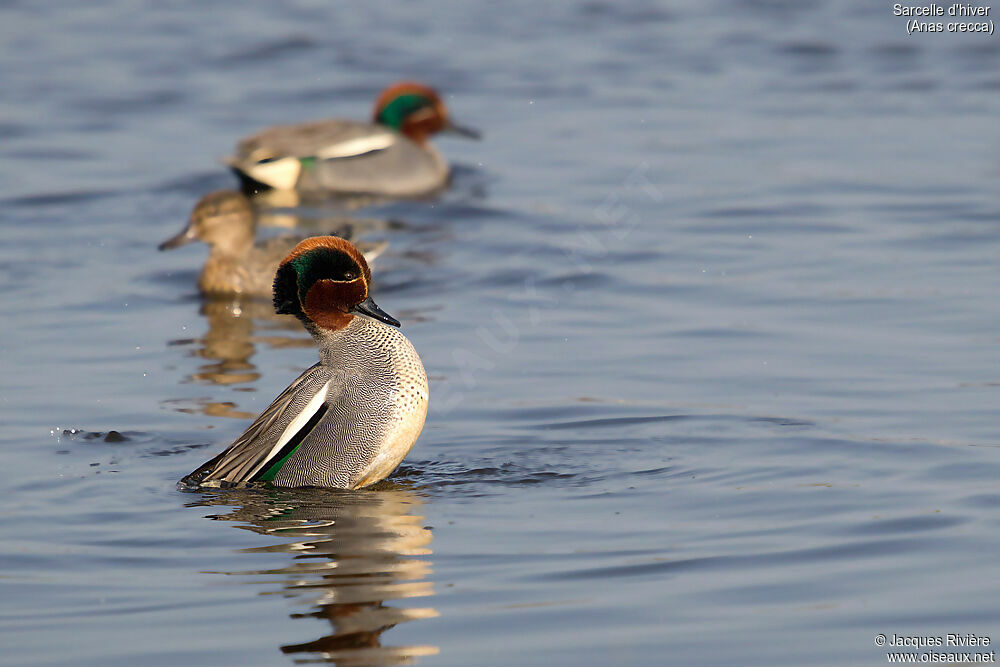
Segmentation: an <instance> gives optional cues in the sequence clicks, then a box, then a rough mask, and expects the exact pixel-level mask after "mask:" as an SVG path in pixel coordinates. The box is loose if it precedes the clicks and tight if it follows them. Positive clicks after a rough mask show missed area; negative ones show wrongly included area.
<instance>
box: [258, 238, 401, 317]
mask: <svg viewBox="0 0 1000 667" xmlns="http://www.w3.org/2000/svg"><path fill="white" fill-rule="evenodd" d="M371 279H372V273H371V269H369V268H368V263H367V262H365V258H364V255H362V254H361V252H360V251H359V250H358V249H357V248H355V247H354V245H353V244H352V243H351V242H350V241H345V240H344V239H342V238H338V237H336V236H314V237H312V238H308V239H305V240H304V241H302V242H301V243H299V244H298V245H297V246H295V248H293V249H292V252H291V253H289V255H288V257H286V258H285V259H284V260H283V261H282V262H281V266H279V267H278V272H277V274H276V275H275V277H274V309H275V311H277V312H278V313H280V314H290V315H295V316H296V317H298V318H299V319H300V320H302V321H303V322H304V323H306V324H307V325H308V324H310V323H311V324H314V325H316V326H319V327H321V328H323V329H329V330H331V331H337V330H340V329H343V328H344V327H346V326H347V325H348V324H350V323H351V320H353V319H354V317H355V315H354V313H361V314H363V315H368V316H369V317H373V318H375V319H377V320H380V321H382V322H385V323H386V324H391V325H393V326H397V327H398V326H399V322H398V321H396V320H395V319H393V318H392V317H390V316H389V315H388V314H386V313H385V312H384V311H383V310H382V309H381V308H379V307H378V306H376V305H375V303H374V302H373V301H372V300H371V297H370V296H368V288H369V285H370V284H371Z"/></svg>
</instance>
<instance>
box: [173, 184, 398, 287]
mask: <svg viewBox="0 0 1000 667" xmlns="http://www.w3.org/2000/svg"><path fill="white" fill-rule="evenodd" d="M351 232H352V228H351V225H350V224H349V223H346V224H344V225H342V226H341V227H340V228H339V229H338V230H337V231H336V233H337V235H338V236H344V237H350V236H351ZM256 235H257V217H256V215H255V213H254V209H253V206H252V205H251V204H250V200H249V199H247V197H246V195H244V194H243V193H241V192H236V191H235V190H217V191H215V192H210V193H208V194H207V195H205V196H204V197H202V198H201V199H200V200H199V201H198V203H197V204H196V205H195V207H194V210H193V211H192V212H191V218H190V220H189V221H188V224H187V227H185V228H184V229H183V230H181V232H180V233H179V234H177V235H176V236H174V237H172V238H170V239H167V240H166V241H164V242H163V243H161V244H160V246H159V247H160V250H169V249H170V248H176V247H178V246H182V245H185V244H187V243H190V242H192V241H196V240H200V241H204V242H205V243H207V244H208V245H209V246H210V248H211V250H210V251H209V254H208V259H207V260H206V261H205V266H204V267H203V268H202V270H201V275H200V276H199V277H198V288H199V289H200V290H201V292H202V293H203V294H208V295H215V296H248V297H258V298H265V299H266V298H269V297H270V296H271V287H272V285H273V283H274V273H275V272H276V271H277V270H278V265H279V264H281V260H282V258H284V257H285V255H287V254H288V253H289V251H290V250H291V249H292V248H293V247H294V246H295V245H296V244H297V243H299V242H300V241H302V240H303V238H304V237H303V236H279V237H275V238H273V239H268V240H266V241H260V242H257V243H255V242H254V239H255V238H256ZM387 245H388V244H387V243H385V242H381V243H359V244H358V247H359V248H360V249H361V252H362V253H363V254H364V256H365V259H366V260H367V261H369V262H370V261H372V260H373V259H375V258H376V257H377V256H378V255H379V254H380V253H381V252H382V251H383V250H385V248H386V246H387Z"/></svg>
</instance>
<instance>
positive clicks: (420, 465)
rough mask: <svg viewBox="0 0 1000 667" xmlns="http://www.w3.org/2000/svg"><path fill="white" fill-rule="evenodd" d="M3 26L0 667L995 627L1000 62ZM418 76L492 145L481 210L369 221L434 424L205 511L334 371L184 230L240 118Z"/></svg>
mask: <svg viewBox="0 0 1000 667" xmlns="http://www.w3.org/2000/svg"><path fill="white" fill-rule="evenodd" d="M0 35H2V36H3V39H2V41H0V45H2V46H0V52H2V55H3V62H4V68H3V72H4V74H3V80H4V91H5V94H4V99H3V100H0V221H2V224H3V243H2V244H0V280H2V285H3V286H4V289H3V290H2V292H0V299H2V302H3V305H4V311H5V313H6V326H5V327H4V336H3V337H2V343H0V349H2V354H0V363H2V367H0V371H2V372H0V378H2V379H0V383H2V384H0V405H2V412H0V423H2V424H3V427H4V428H3V429H2V433H0V456H2V461H3V463H4V469H5V470H6V474H5V475H3V481H2V482H0V498H3V500H2V501H0V502H2V507H3V512H2V514H0V529H2V536H3V537H2V539H0V563H2V564H3V567H2V571H0V588H2V597H0V599H2V600H3V601H4V602H3V604H2V605H0V646H3V647H4V652H3V658H2V659H0V661H2V662H5V663H9V664H17V665H34V664H37V665H43V664H46V665H47V664H93V665H98V664H100V665H133V664H137V663H142V664H149V665H175V664H185V663H189V664H195V663H197V664H201V663H209V662H216V663H219V664H234V663H240V664H261V665H273V664H292V663H297V662H317V661H318V662H322V661H332V662H336V663H339V664H344V665H348V664H383V665H385V664H413V663H416V664H426V665H468V664H479V665H493V664H495V665H507V664H594V665H598V664H660V663H665V662H666V663H673V664H723V663H736V664H760V665H775V664H803V663H806V664H845V663H850V664H883V663H884V661H885V655H884V649H879V648H878V647H876V646H875V644H874V637H875V635H876V634H877V633H885V634H889V635H891V634H892V633H899V634H907V635H943V634H944V633H947V632H961V633H972V632H974V633H977V634H985V635H990V636H992V635H991V634H990V633H991V632H992V633H994V634H995V633H996V628H997V627H998V624H997V621H998V612H997V606H996V604H995V600H996V597H997V594H998V587H997V584H996V583H995V582H996V581H997V577H996V576H995V575H996V572H997V570H996V565H995V560H996V559H995V554H996V553H997V549H998V547H1000V542H998V538H997V537H996V535H997V534H998V531H997V523H998V521H997V515H996V514H995V512H996V511H997V509H998V508H1000V493H998V491H997V482H996V480H997V479H998V476H1000V453H998V449H997V447H998V446H1000V440H998V428H997V424H998V411H997V405H998V397H1000V389H998V388H1000V355H998V343H1000V336H998V333H997V332H998V330H1000V327H998V318H997V315H996V313H997V307H996V294H997V291H998V281H1000V272H998V268H997V257H998V256H1000V200H998V198H997V187H996V179H997V176H998V174H1000V166H998V160H997V157H996V155H997V150H996V148H997V139H996V136H995V135H996V129H995V128H996V118H997V117H998V112H1000V108H998V107H1000V103H998V101H997V91H998V89H1000V78H998V77H997V75H996V72H997V71H998V69H997V66H998V64H1000V43H998V42H997V41H996V39H995V38H991V37H990V36H988V35H951V34H944V35H914V36H910V37H908V36H907V35H906V32H905V25H904V22H903V20H902V19H899V18H897V17H893V16H892V14H891V9H890V8H888V7H883V6H879V7H876V6H872V5H871V4H870V3H863V2H851V1H845V2H838V3H786V2H751V1H746V2H739V3H700V2H686V1H678V2H669V3H668V2H662V3H658V2H637V3H632V4H627V5H624V6H622V5H620V4H618V3H601V2H588V3H570V2H556V3H545V4H543V5H538V4H537V3H526V2H525V3H515V5H514V6H504V7H500V6H499V5H495V4H491V3H472V4H468V3H467V4H466V5H463V7H462V8H456V7H455V6H454V5H451V4H446V3H437V4H435V3H432V4H430V5H428V4H426V3H424V4H421V5H409V4H400V5H396V4H393V3H386V2H377V3H369V4H366V5H364V6H351V7H350V8H347V7H346V6H345V7H333V6H331V5H329V4H328V3H319V2H305V1H302V2H295V3H292V4H290V5H289V4H285V5H282V6H281V7H279V6H277V5H272V4H268V3H250V4H247V3H244V4H242V5H240V7H239V9H237V8H235V7H229V6H225V5H217V4H212V3H208V4H206V3H181V4H175V5H171V6H170V7H160V6H156V7H153V6H152V5H150V6H146V5H134V4H130V3H99V4H96V5H94V4H91V5H88V6H86V7H83V6H78V5H68V4H64V5H60V4H58V3H57V4H50V5H45V6H43V5H39V4H30V3H18V2H8V3H3V5H2V6H0ZM399 78H416V79H420V80H424V81H428V82H430V83H432V84H434V85H436V86H438V87H440V88H441V89H442V90H443V91H445V93H446V95H447V101H448V104H449V106H450V107H451V109H452V112H453V113H454V115H455V117H456V119H458V120H460V121H461V122H463V123H466V124H469V125H474V126H476V127H479V128H481V129H483V130H484V132H485V136H484V140H483V141H481V142H478V143H474V142H460V141H457V140H451V139H446V138H442V139H441V140H440V141H439V142H437V145H438V146H439V147H440V148H441V150H442V151H443V152H444V153H445V154H447V155H448V156H449V158H450V159H451V160H452V161H453V162H454V163H455V164H456V183H455V187H454V188H453V190H452V191H451V192H450V193H448V194H447V195H446V196H445V197H443V198H442V199H440V200H438V201H433V202H401V203H393V204H382V205H378V206H374V207H370V208H368V209H365V210H363V211H359V212H358V213H357V214H358V215H363V216H365V217H367V218H370V219H374V220H381V221H391V223H388V224H380V225H374V228H372V229H369V230H367V236H366V238H369V239H372V240H377V239H388V240H389V241H390V243H391V246H390V248H389V250H388V252H387V253H386V254H385V255H384V256H383V257H381V258H379V260H378V261H377V262H376V264H375V267H374V269H375V279H376V292H375V296H376V298H377V300H378V303H379V304H380V305H381V306H382V307H383V308H385V309H386V310H387V311H388V312H390V313H392V314H393V315H395V316H396V317H398V318H400V319H401V320H402V321H403V324H404V328H403V331H404V332H405V333H406V335H407V336H408V337H409V338H410V339H411V340H412V341H413V343H414V345H415V347H416V348H417V350H419V352H420V354H421V356H422V358H423V361H424V365H425V366H426V368H427V370H428V374H429V377H430V383H431V408H430V413H429V415H428V419H427V425H426V427H425V429H424V432H423V434H422V436H421V438H420V441H419V442H418V444H417V446H416V447H415V449H414V450H413V451H412V453H411V454H410V456H409V457H408V458H407V460H406V462H405V463H404V465H403V466H402V468H401V469H400V470H399V471H398V473H397V474H396V475H394V477H393V478H392V479H391V480H390V482H389V483H387V484H386V485H384V486H382V487H380V488H378V489H375V490H372V491H366V492H363V493H357V494H344V493H323V492H305V491H271V492H260V493H232V494H226V493H191V492H184V491H181V490H178V489H177V488H176V487H175V483H176V481H177V480H178V479H180V478H181V477H182V476H183V475H184V474H186V473H188V472H190V471H191V470H193V469H194V468H195V467H197V466H198V465H199V464H200V463H202V462H203V461H204V460H206V459H207V458H208V457H209V456H211V455H213V454H214V453H216V452H217V451H219V449H220V448H221V447H222V446H224V445H226V444H228V443H229V442H231V441H232V440H233V439H234V438H235V437H236V436H237V435H239V433H240V432H241V431H242V429H243V428H245V426H246V425H247V423H248V420H249V419H250V418H251V417H252V416H253V415H254V414H257V413H258V412H260V411H261V410H262V409H264V408H265V407H266V406H267V404H268V403H269V402H270V400H271V399H272V398H273V397H274V396H275V395H276V394H277V393H278V392H279V391H281V389H283V388H284V387H285V385H286V384H287V383H288V382H289V381H290V380H291V379H292V378H294V377H295V376H296V375H297V374H298V373H299V372H300V371H301V370H302V369H303V368H305V367H307V366H308V365H310V364H312V363H313V361H314V359H315V350H314V349H313V348H312V346H311V344H310V342H309V341H308V339H307V338H306V337H305V335H304V333H303V332H302V331H301V330H300V329H299V328H298V327H297V326H296V325H295V324H294V323H291V324H290V323H289V322H287V320H285V319H282V318H276V317H274V316H271V315H270V314H269V311H268V308H267V304H239V305H238V306H234V305H233V304H219V303H204V302H203V301H202V300H201V299H200V298H199V297H198V295H197V293H196V290H195V278H196V275H197V271H198V268H199V263H200V262H202V261H203V259H204V256H205V252H206V251H205V249H204V248H203V247H190V248H184V249H181V250H178V251H175V252H172V253H157V252H156V250H155V248H156V244H157V243H159V242H160V241H162V240H163V239H165V238H167V237H168V236H170V235H172V234H173V233H175V232H176V230H177V229H179V227H180V225H181V224H182V222H183V220H184V219H185V217H186V216H187V214H188V212H189V211H190V208H191V207H192V206H193V204H194V202H195V201H196V200H197V199H198V197H200V196H201V195H202V194H204V193H205V192H207V191H209V190H211V189H214V188H220V187H231V186H232V185H233V183H234V181H233V179H232V178H231V177H230V176H229V175H228V174H226V173H225V171H224V170H223V168H222V167H221V165H220V164H219V163H218V161H217V160H218V158H219V157H221V156H223V155H225V154H226V153H227V151H228V150H229V149H230V148H231V146H232V145H233V143H234V142H235V140H236V139H237V138H238V137H240V136H242V135H244V134H246V133H248V132H251V131H253V130H255V129H257V128H259V127H261V126H264V125H267V124H270V123H274V122H284V121H293V120H300V119H301V120H305V119H311V118H318V117H323V116H327V115H342V116H354V117H364V116H366V115H367V114H368V112H369V107H370V105H371V101H372V100H373V99H374V96H375V94H376V93H377V91H378V90H379V89H380V88H382V87H383V86H384V85H385V84H387V83H389V82H391V81H393V80H395V79H399ZM292 213H293V215H294V214H296V213H295V212H292ZM298 214H302V215H306V214H308V215H309V216H312V217H315V216H320V217H322V216H323V215H335V213H334V212H329V211H317V210H311V211H305V212H299V213H298ZM272 222H274V224H278V225H280V224H285V223H287V222H288V219H278V220H273V221H272ZM314 224H315V225H316V227H315V228H316V229H320V228H321V227H322V223H314ZM271 233H280V231H274V232H271ZM111 431H114V432H115V434H112V435H110V436H109V432H111ZM994 639H1000V637H994Z"/></svg>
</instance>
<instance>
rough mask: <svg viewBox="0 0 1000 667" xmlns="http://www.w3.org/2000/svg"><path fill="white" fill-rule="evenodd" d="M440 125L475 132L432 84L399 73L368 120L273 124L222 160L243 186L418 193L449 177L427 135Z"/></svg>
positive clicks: (321, 193)
mask: <svg viewBox="0 0 1000 667" xmlns="http://www.w3.org/2000/svg"><path fill="white" fill-rule="evenodd" d="M438 132H443V133H451V134H455V135H458V136H462V137H466V138H470V139H479V138H480V133H479V131H477V130H474V129H471V128H467V127H463V126H461V125H458V124H456V123H455V122H454V121H452V120H451V117H450V116H449V114H448V109H447V108H446V107H445V104H444V102H443V101H442V100H441V97H440V95H438V93H437V92H436V91H435V90H434V89H433V88H430V87H428V86H426V85H424V84H421V83H417V82H414V81H401V82H398V83H395V84H393V85H391V86H389V87H388V88H386V89H385V90H384V91H382V93H381V94H380V95H379V96H378V97H377V99H376V100H375V110H374V113H373V115H372V122H370V123H364V122H357V121H351V120H342V119H336V118H331V119H326V120H318V121H313V122H308V123H300V124H294V125H275V126H272V127H268V128H265V129H264V130H261V131H259V132H257V133H255V134H252V135H250V136H248V137H245V138H243V139H241V140H240V141H239V142H238V144H237V146H236V152H235V155H233V156H231V157H228V158H225V159H224V160H223V161H224V162H225V163H226V164H228V165H229V167H230V168H231V169H232V170H233V172H234V173H235V174H236V176H237V177H238V178H239V180H240V183H241V186H242V188H243V190H244V192H246V193H248V194H258V193H261V192H263V191H267V190H270V189H273V190H278V191H295V192H296V193H297V194H305V195H310V196H317V197H325V196H356V195H369V196H371V195H374V196H384V197H390V198H419V197H423V196H429V195H433V194H436V193H437V192H439V191H441V190H443V189H444V188H445V187H446V186H447V185H448V181H449V178H450V168H449V167H448V163H447V162H445V160H444V159H443V158H442V157H441V155H440V154H439V153H438V152H437V151H436V150H435V149H434V147H433V146H431V144H430V143H429V142H428V138H429V137H430V136H431V135H433V134H436V133H438Z"/></svg>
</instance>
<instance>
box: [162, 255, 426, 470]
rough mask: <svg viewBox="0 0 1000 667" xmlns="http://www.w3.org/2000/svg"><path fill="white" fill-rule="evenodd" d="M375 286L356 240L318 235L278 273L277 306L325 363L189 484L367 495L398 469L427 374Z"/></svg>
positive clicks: (419, 425)
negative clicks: (310, 488) (375, 293)
mask: <svg viewBox="0 0 1000 667" xmlns="http://www.w3.org/2000/svg"><path fill="white" fill-rule="evenodd" d="M370 285H371V269H370V268H369V267H368V263H367V262H366V261H365V258H364V255H363V254H362V253H361V251H360V250H358V249H357V247H355V246H354V245H353V244H352V243H351V242H350V241H347V240H345V239H342V238H339V237H336V236H319V237H313V238H309V239H306V240H304V241H302V242H301V243H299V244H298V245H296V246H295V248H294V249H292V251H291V252H290V253H289V254H288V256H287V257H285V259H284V260H283V261H282V262H281V265H280V267H279V268H278V270H277V272H276V275H275V278H274V290H273V291H274V294H273V305H274V309H275V311H276V312H277V313H279V314H291V315H294V316H295V317H297V318H298V319H299V320H300V321H301V323H302V324H303V326H304V327H305V328H306V330H307V331H308V332H309V333H310V334H311V335H312V337H313V339H314V340H315V342H316V344H317V346H318V347H319V361H318V362H317V363H316V364H314V365H313V366H311V367H310V368H308V369H307V370H306V371H305V372H304V373H302V375H300V376H299V377H298V378H297V379H296V380H295V381H294V382H292V383H291V384H290V385H289V386H288V388H287V389H285V390H284V391H283V392H281V394H279V395H278V397H277V398H276V399H274V402H273V403H271V405H270V406H269V407H268V408H267V409H266V410H264V412H263V413H261V415H260V416H259V417H257V419H256V420H255V421H254V422H253V423H252V424H251V425H250V427H249V428H247V430H246V431H244V432H243V434H242V435H240V437H238V438H237V439H236V440H235V441H234V442H233V443H232V444H231V445H230V446H229V447H227V448H226V449H225V450H224V451H223V452H222V453H220V454H219V455H218V456H216V457H214V458H213V459H211V460H209V461H207V462H206V463H205V464H203V465H202V466H201V467H199V468H198V469H197V470H195V471H194V472H192V473H191V474H190V475H188V476H186V477H185V478H184V479H183V480H181V484H182V485H185V486H192V485H193V486H198V487H223V488H232V487H247V486H256V485H259V484H264V483H269V484H270V485H272V486H277V487H303V486H316V487H327V488H339V489H359V488H362V487H366V486H370V485H372V484H374V483H376V482H378V481H380V480H383V479H385V478H386V477H388V476H389V474H390V473H392V471H393V470H395V469H396V467H397V466H398V465H399V464H400V462H402V460H403V458H404V457H405V456H406V454H407V453H408V452H409V451H410V449H411V448H412V447H413V444H414V443H415V442H416V441H417V438H418V436H419V435H420V432H421V430H422V429H423V426H424V419H425V418H426V416H427V403H428V389H427V375H426V373H425V372H424V366H423V363H422V362H421V361H420V357H419V355H418V354H417V352H416V350H415V349H414V348H413V345H412V344H411V343H410V341H409V340H408V339H407V338H406V336H404V335H403V334H402V333H401V332H400V330H399V327H400V323H399V321H398V320H397V319H395V318H394V317H392V316H391V315H389V314H388V313H386V312H385V311H384V310H382V309H381V308H379V307H378V305H376V304H375V302H374V301H373V300H372V298H371V295H370V294H369V288H370Z"/></svg>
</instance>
